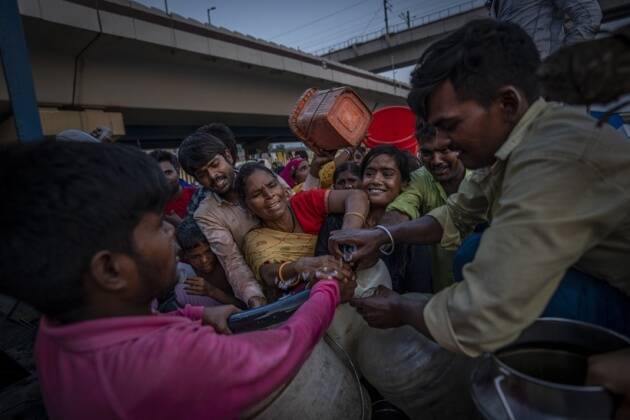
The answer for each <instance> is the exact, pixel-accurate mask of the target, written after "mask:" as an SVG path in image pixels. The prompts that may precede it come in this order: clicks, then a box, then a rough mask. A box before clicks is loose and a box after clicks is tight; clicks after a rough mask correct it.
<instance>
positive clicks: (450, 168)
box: [420, 131, 463, 182]
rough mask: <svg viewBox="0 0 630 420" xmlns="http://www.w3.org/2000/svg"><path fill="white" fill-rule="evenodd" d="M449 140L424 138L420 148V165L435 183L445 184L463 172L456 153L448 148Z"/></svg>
mask: <svg viewBox="0 0 630 420" xmlns="http://www.w3.org/2000/svg"><path fill="white" fill-rule="evenodd" d="M449 144H450V140H449V139H448V138H447V137H445V136H442V135H440V132H439V131H438V133H437V135H436V136H433V137H429V136H427V137H425V138H424V139H423V142H422V145H421V146H420V156H421V159H422V164H423V165H424V166H425V167H426V168H427V169H428V171H429V172H430V173H431V175H433V178H435V180H436V181H437V182H447V181H450V180H451V179H453V178H455V177H457V176H458V175H459V174H460V173H461V172H462V170H463V167H462V162H461V161H460V160H459V157H458V155H459V154H458V152H455V151H453V150H451V149H450V148H449Z"/></svg>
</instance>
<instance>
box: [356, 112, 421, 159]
mask: <svg viewBox="0 0 630 420" xmlns="http://www.w3.org/2000/svg"><path fill="white" fill-rule="evenodd" d="M365 145H366V146H367V147H369V148H373V147H376V146H382V145H390V146H394V147H397V148H398V149H401V150H406V151H408V152H409V153H411V154H412V155H414V156H415V155H416V153H418V141H417V140H416V116H415V115H414V114H413V112H411V109H409V108H408V107H406V106H388V107H384V108H381V109H378V110H376V111H375V112H374V113H373V114H372V122H371V123H370V126H369V127H368V131H367V136H366V138H365Z"/></svg>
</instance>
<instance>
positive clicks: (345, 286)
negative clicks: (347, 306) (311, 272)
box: [315, 264, 357, 303]
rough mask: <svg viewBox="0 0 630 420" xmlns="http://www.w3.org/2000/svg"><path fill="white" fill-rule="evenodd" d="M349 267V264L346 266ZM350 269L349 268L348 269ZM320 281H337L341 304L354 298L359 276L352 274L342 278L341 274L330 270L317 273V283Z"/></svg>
mask: <svg viewBox="0 0 630 420" xmlns="http://www.w3.org/2000/svg"><path fill="white" fill-rule="evenodd" d="M344 265H346V266H347V264H344ZM348 269H349V267H348ZM318 280H336V281H337V283H338V284H339V296H340V301H341V303H346V302H349V301H350V299H352V297H353V296H354V290H355V289H356V288H357V276H356V275H355V274H354V272H352V276H350V277H347V276H345V275H344V276H340V275H339V272H337V271H336V270H335V271H331V270H330V269H329V270H318V271H316V272H315V281H318Z"/></svg>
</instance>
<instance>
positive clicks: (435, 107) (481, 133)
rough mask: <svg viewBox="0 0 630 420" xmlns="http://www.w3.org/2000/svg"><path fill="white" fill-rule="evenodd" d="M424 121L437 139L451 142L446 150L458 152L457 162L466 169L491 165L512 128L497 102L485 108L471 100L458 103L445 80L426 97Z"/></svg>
mask: <svg viewBox="0 0 630 420" xmlns="http://www.w3.org/2000/svg"><path fill="white" fill-rule="evenodd" d="M427 122H428V123H429V124H431V125H433V126H435V127H436V128H437V131H438V132H437V135H436V136H437V137H440V136H443V137H446V138H448V139H449V140H450V145H449V148H450V149H452V150H454V151H458V152H459V159H460V160H461V161H462V163H463V164H464V166H465V167H466V168H469V169H477V168H482V167H485V166H490V165H491V164H492V163H494V161H495V160H496V158H495V156H494V154H495V153H496V151H497V150H498V149H499V147H501V145H502V144H503V143H504V142H505V140H506V139H507V137H508V135H509V133H510V131H511V129H512V127H513V124H510V123H507V122H506V121H505V117H504V113H503V110H502V107H501V105H500V103H499V101H498V100H495V101H493V102H492V103H491V104H490V106H489V107H488V108H485V107H483V106H482V105H481V104H479V103H478V102H476V101H474V100H463V101H460V100H459V99H458V98H457V94H456V92H455V89H454V88H453V85H452V84H451V82H450V81H448V80H447V81H445V82H443V83H442V84H441V85H439V86H438V87H437V88H436V89H435V91H434V92H433V93H432V94H431V95H430V96H429V99H428V115H427Z"/></svg>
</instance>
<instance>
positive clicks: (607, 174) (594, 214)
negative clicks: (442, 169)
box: [424, 99, 630, 356]
mask: <svg viewBox="0 0 630 420" xmlns="http://www.w3.org/2000/svg"><path fill="white" fill-rule="evenodd" d="M495 156H496V158H497V160H496V162H495V163H494V164H493V165H492V167H490V168H489V169H488V170H486V171H485V174H484V173H483V171H479V172H478V171H475V172H478V173H476V174H475V176H474V177H472V178H471V179H470V182H462V184H461V185H460V187H459V191H458V192H457V193H455V194H452V195H451V196H449V198H448V199H447V202H446V205H444V206H442V207H439V208H437V209H435V210H432V211H431V212H430V213H429V215H430V216H432V217H434V218H435V219H436V220H437V221H438V222H439V223H440V224H441V225H442V228H443V229H444V234H443V236H442V245H446V246H452V245H456V244H457V243H459V241H460V239H461V238H464V237H465V235H466V234H467V233H468V232H470V230H471V229H472V228H473V226H475V225H476V224H477V223H478V222H479V221H480V220H485V219H488V220H490V226H489V227H488V229H486V231H485V232H484V234H483V239H482V240H481V243H480V244H479V248H478V249H477V253H476V254H475V259H474V260H473V261H472V262H471V263H469V264H466V265H465V266H464V269H463V275H464V281H463V282H461V283H457V284H454V285H452V286H450V287H448V288H447V289H444V290H442V291H441V292H440V293H437V294H436V295H434V296H433V297H432V298H431V300H430V301H429V303H428V304H427V305H426V306H425V308H424V319H425V322H426V324H427V327H428V329H429V331H430V332H431V335H432V336H433V338H435V340H436V341H437V342H438V343H439V344H440V345H441V346H442V347H445V348H446V349H449V350H451V351H456V352H462V353H465V354H468V355H470V356H477V355H479V354H480V353H482V352H484V351H493V350H495V349H497V348H499V347H501V346H504V345H506V344H508V343H510V342H512V341H513V340H514V339H516V338H517V337H518V335H519V334H520V333H521V331H522V330H523V329H524V328H525V327H527V326H528V325H530V324H531V323H532V322H533V321H534V320H535V319H536V318H537V317H538V316H540V314H541V313H542V312H543V311H544V309H545V307H546V305H547V303H548V302H549V300H550V299H551V297H552V295H553V294H554V292H555V291H556V289H557V288H558V285H559V284H560V281H561V280H562V278H563V276H564V274H565V273H566V271H567V269H569V268H570V267H575V268H576V269H578V270H580V271H583V272H584V273H586V274H589V275H591V276H593V277H595V278H597V279H601V280H603V281H606V282H608V283H609V284H611V285H612V286H613V287H616V288H618V289H620V290H621V291H622V292H624V293H625V294H627V295H630V270H629V269H628V262H627V261H628V256H630V141H628V140H627V139H625V138H623V137H622V136H621V135H619V133H617V132H615V131H614V130H613V129H612V128H611V127H610V126H608V125H607V124H604V125H603V126H602V127H597V123H596V121H595V120H594V119H593V118H591V117H590V116H588V115H587V114H586V112H585V111H584V109H580V108H575V107H569V106H562V105H560V104H553V103H547V102H545V101H544V100H542V99H539V100H538V101H536V102H535V103H533V104H532V105H531V106H530V108H529V109H528V110H527V112H526V113H525V115H523V117H522V118H521V120H520V121H519V122H518V124H517V125H516V127H514V129H513V130H512V132H511V133H510V135H509V137H508V138H507V140H506V141H505V143H504V144H503V145H502V146H501V147H500V148H499V150H498V151H497V152H496V154H495Z"/></svg>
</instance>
